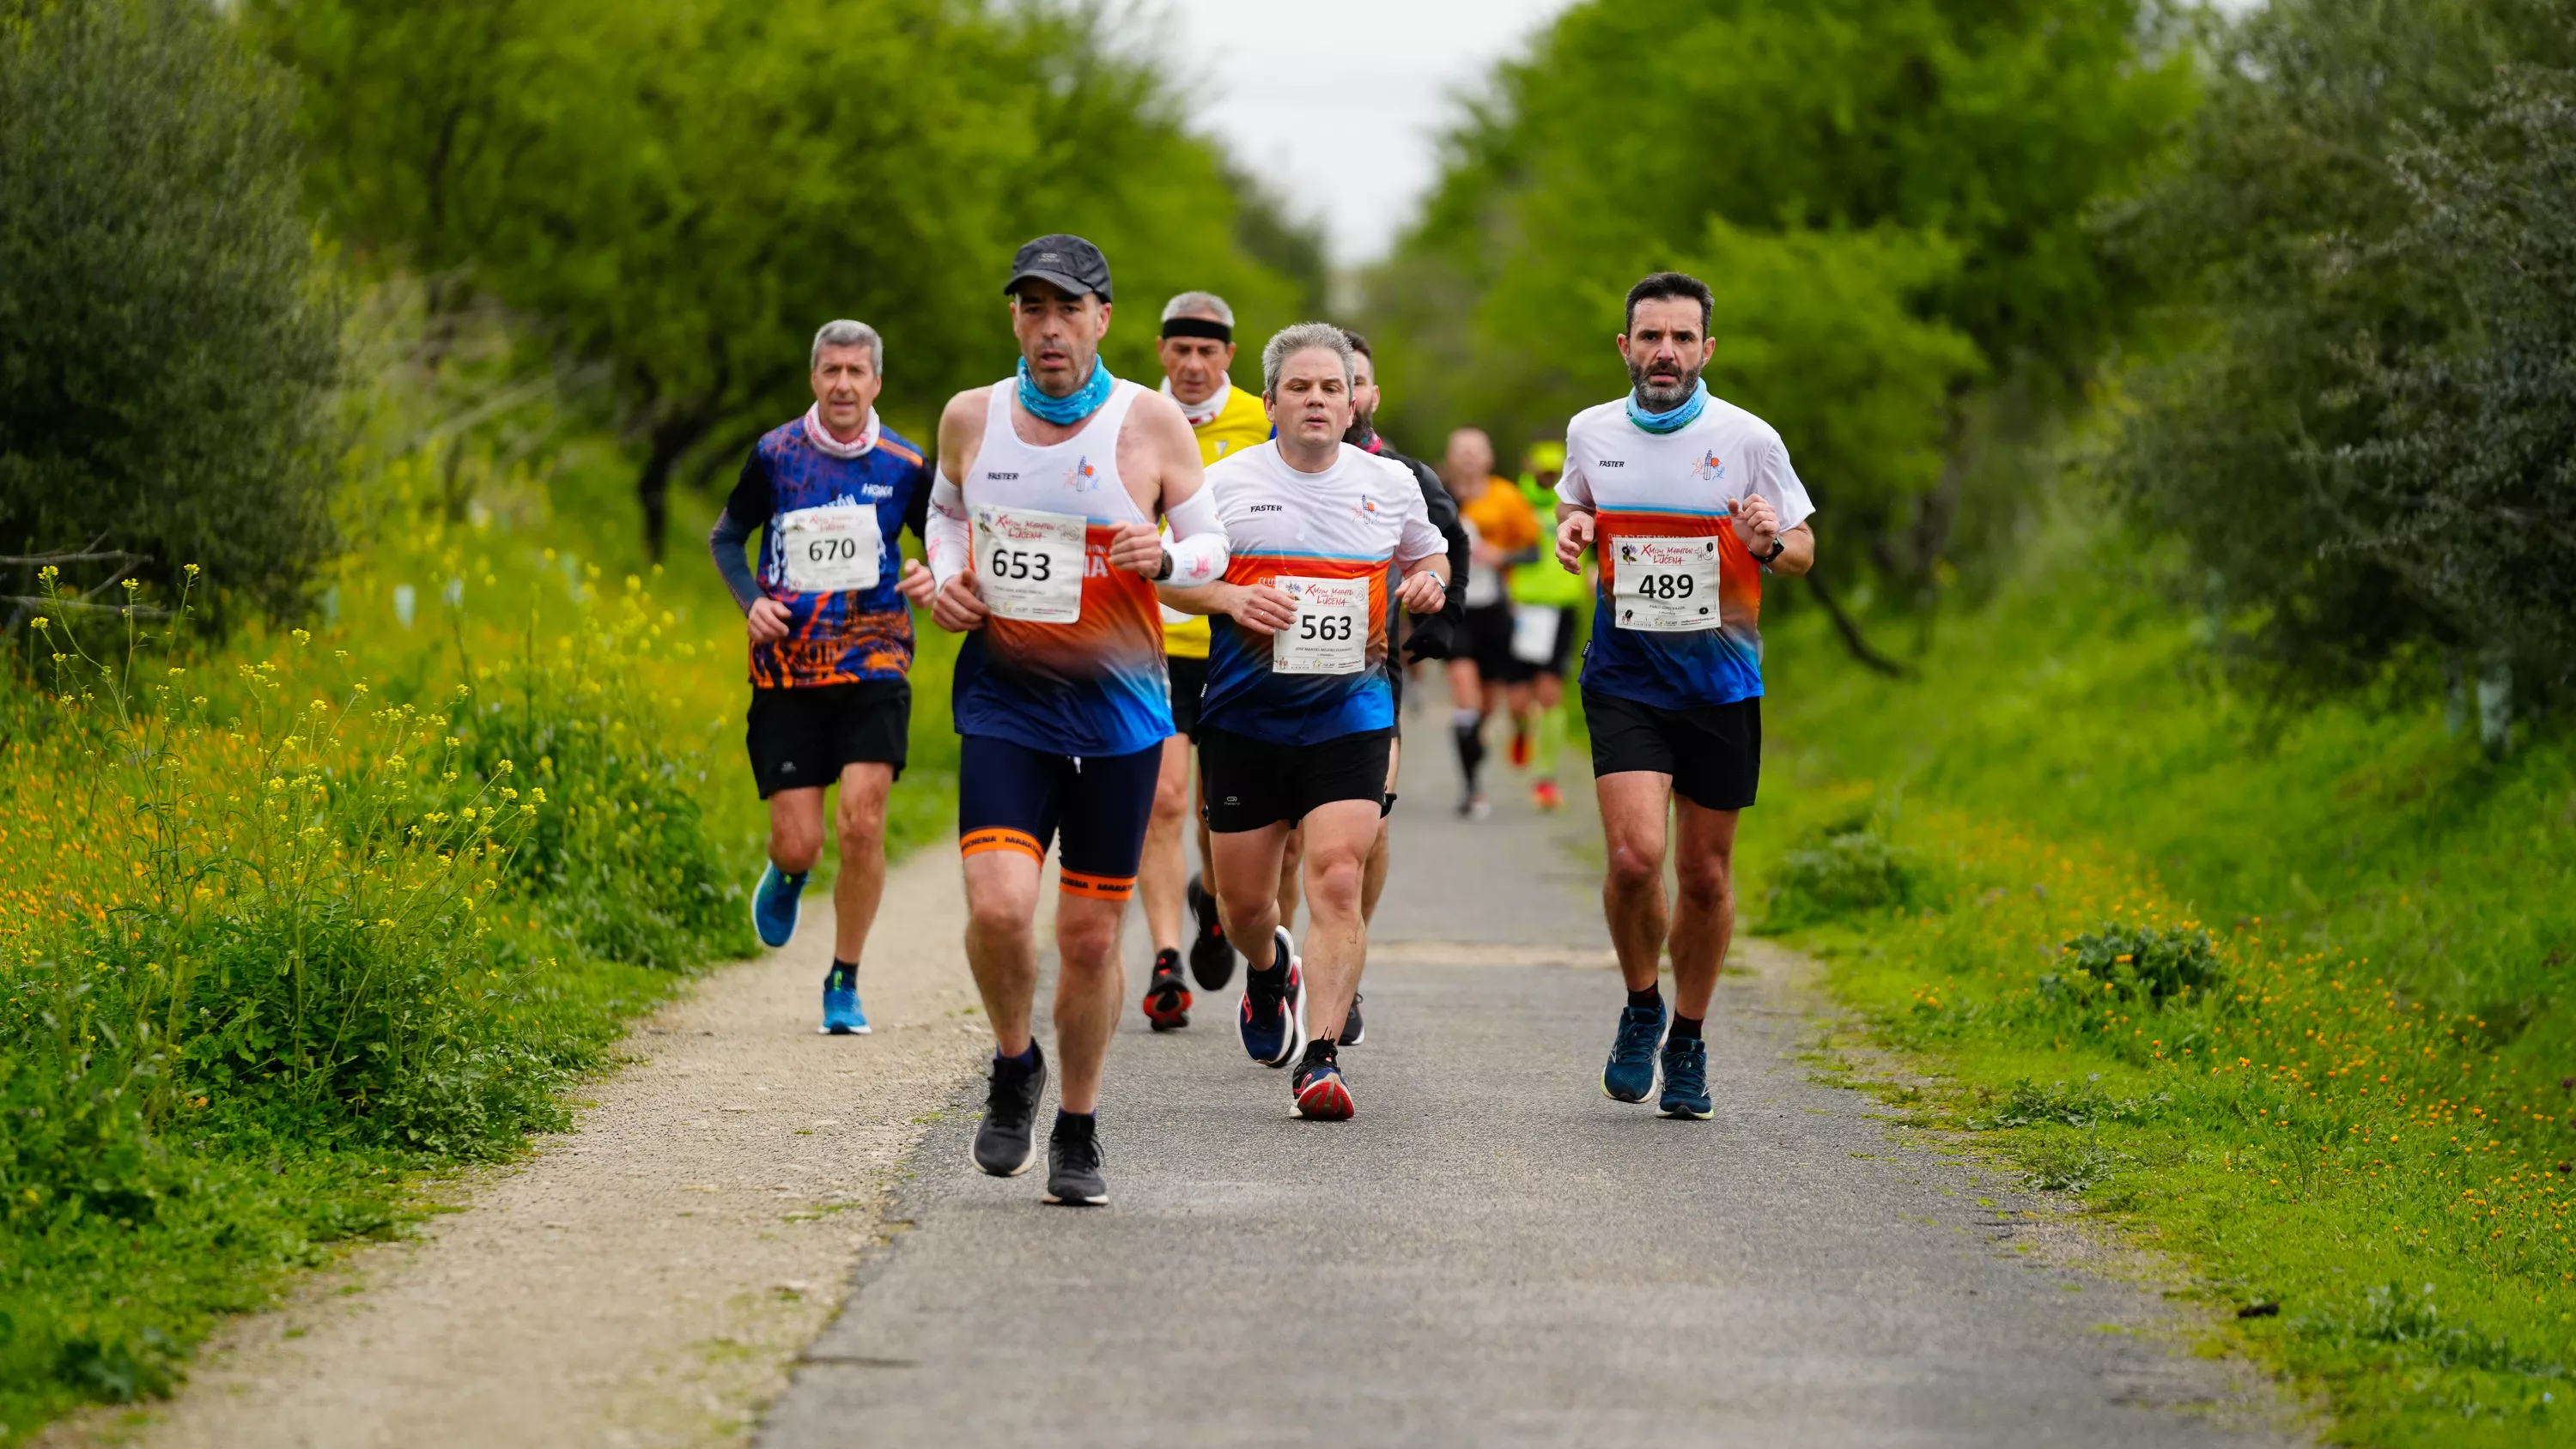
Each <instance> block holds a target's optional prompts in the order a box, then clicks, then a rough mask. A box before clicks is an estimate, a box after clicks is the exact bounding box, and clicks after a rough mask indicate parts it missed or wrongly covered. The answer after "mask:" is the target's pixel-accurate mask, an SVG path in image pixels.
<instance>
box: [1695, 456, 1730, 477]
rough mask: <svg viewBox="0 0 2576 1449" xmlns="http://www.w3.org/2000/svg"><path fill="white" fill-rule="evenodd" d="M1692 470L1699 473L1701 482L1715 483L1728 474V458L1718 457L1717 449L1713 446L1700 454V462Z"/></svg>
mask: <svg viewBox="0 0 2576 1449" xmlns="http://www.w3.org/2000/svg"><path fill="white" fill-rule="evenodd" d="M1692 471H1693V472H1696V473H1697V474H1699V476H1700V481H1701V482H1703V483H1714V482H1716V481H1718V480H1719V479H1721V478H1724V477H1725V476H1726V460H1724V459H1722V458H1720V457H1718V456H1717V450H1716V449H1715V448H1711V449H1709V450H1708V451H1707V452H1705V453H1702V454H1700V455H1699V463H1698V464H1697V466H1696V467H1694V468H1693V469H1692Z"/></svg>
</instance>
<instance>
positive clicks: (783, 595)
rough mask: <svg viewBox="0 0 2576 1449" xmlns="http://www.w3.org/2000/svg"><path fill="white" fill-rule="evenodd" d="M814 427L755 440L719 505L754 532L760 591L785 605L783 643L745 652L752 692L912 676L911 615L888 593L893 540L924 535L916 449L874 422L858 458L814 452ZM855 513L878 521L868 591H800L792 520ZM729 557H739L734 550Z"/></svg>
mask: <svg viewBox="0 0 2576 1449" xmlns="http://www.w3.org/2000/svg"><path fill="white" fill-rule="evenodd" d="M821 426H822V424H821V423H820V422H819V421H818V420H817V419H816V418H815V416H814V415H813V413H811V412H808V413H807V414H806V416H804V417H802V418H799V419H797V420H796V421H794V422H792V423H788V424H785V425H783V426H781V427H776V428H772V429H770V430H769V431H768V432H766V433H764V434H762V435H761V438H760V441H759V442H757V443H755V444H753V445H752V449H751V456H750V457H749V458H747V459H745V460H744V461H743V465H742V474H741V476H740V477H739V478H738V479H736V480H735V482H734V486H733V492H732V494H731V495H730V496H729V497H727V498H726V500H725V513H726V515H727V517H728V518H729V519H730V520H731V522H732V524H733V525H734V526H735V527H736V528H739V529H741V530H742V531H743V532H745V533H748V532H749V531H750V530H751V529H753V528H755V527H757V528H758V529H760V531H761V538H760V569H759V573H758V583H759V586H760V591H761V593H763V594H765V595H767V596H768V597H770V598H772V599H775V600H777V601H778V602H779V603H781V604H784V605H786V606H787V637H786V638H784V639H781V640H778V641H776V642H774V643H769V644H754V645H752V646H751V682H752V684H753V685H754V686H756V687H759V688H764V689H780V688H793V687H796V686H799V685H816V684H846V683H850V682H853V681H856V680H862V679H901V678H903V677H904V676H905V675H906V674H907V673H908V672H909V671H910V670H911V668H912V613H911V611H910V609H909V608H907V607H906V606H905V604H904V601H903V598H902V596H901V595H899V594H897V593H896V592H895V587H894V585H895V580H896V579H897V578H898V577H899V576H901V574H902V572H903V553H902V550H901V549H900V548H899V547H898V542H899V539H898V535H899V533H900V531H901V530H903V529H905V528H910V529H911V530H912V531H913V534H914V535H915V536H916V537H918V536H919V535H920V534H921V532H922V522H923V518H924V516H925V515H926V514H927V512H928V511H929V508H930V469H929V468H928V467H927V466H926V465H925V464H924V463H923V461H922V454H921V449H919V448H917V447H915V446H913V445H912V444H911V443H910V442H907V441H906V440H905V439H904V438H902V437H901V436H900V435H898V434H896V433H895V432H894V431H892V430H891V429H888V428H885V427H883V426H882V425H880V424H879V423H878V421H877V419H876V417H875V416H874V415H873V414H871V415H870V416H869V418H868V431H867V434H866V436H865V437H863V438H862V439H861V440H860V442H859V443H858V445H857V446H858V447H859V448H861V449H863V450H864V451H861V452H860V453H859V454H858V455H857V456H856V457H846V456H834V453H835V452H843V451H846V450H840V449H835V450H833V451H832V452H827V451H825V450H824V449H823V448H820V447H817V446H816V445H815V444H814V442H813V441H812V440H811V438H810V437H809V435H808V434H807V432H806V430H807V429H808V428H818V429H819V428H820V427H821ZM853 505H855V506H857V507H859V508H863V509H868V510H872V511H873V512H874V513H875V515H876V520H875V521H876V530H875V532H876V536H877V539H878V549H877V570H876V575H877V578H876V583H875V585H874V586H873V587H870V588H865V589H849V590H835V591H825V590H817V591H811V592H799V591H798V590H797V589H796V588H795V587H794V586H793V583H792V574H791V570H790V569H789V567H788V561H787V558H786V554H785V549H786V544H787V539H788V536H789V534H790V533H791V531H793V530H795V528H796V526H797V524H798V523H799V522H800V519H799V515H805V516H808V517H810V516H812V515H811V514H810V513H809V512H808V511H809V510H826V509H835V508H840V509H847V508H849V507H850V506H853ZM734 556H735V557H736V558H737V559H739V558H740V557H741V553H740V546H739V545H738V544H737V545H736V551H735V555H734Z"/></svg>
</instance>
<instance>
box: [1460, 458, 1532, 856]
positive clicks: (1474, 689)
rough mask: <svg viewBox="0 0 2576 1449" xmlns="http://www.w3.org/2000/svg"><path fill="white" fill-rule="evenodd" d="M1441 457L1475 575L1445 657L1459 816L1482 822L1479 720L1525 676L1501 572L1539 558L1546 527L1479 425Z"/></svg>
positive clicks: (1504, 701) (1507, 700) (1508, 699)
mask: <svg viewBox="0 0 2576 1449" xmlns="http://www.w3.org/2000/svg"><path fill="white" fill-rule="evenodd" d="M1441 461H1442V466H1441V470H1440V472H1441V477H1442V478H1443V479H1445V480H1446V481H1447V482H1448V484H1449V491H1450V493H1451V494H1452V495H1453V496H1455V497H1456V498H1457V500H1458V513H1459V516H1460V518H1461V519H1463V520H1464V521H1465V523H1466V525H1467V528H1468V530H1469V531H1470V533H1471V534H1472V536H1473V539H1474V547H1473V550H1472V553H1471V556H1472V558H1473V559H1474V562H1475V572H1474V573H1473V574H1472V575H1471V576H1470V577H1469V578H1468V580H1467V587H1466V589H1465V590H1464V591H1463V599H1464V603H1465V612H1464V613H1463V615H1462V616H1461V618H1462V621H1463V622H1462V625H1461V630H1462V637H1461V640H1460V644H1461V647H1460V649H1459V651H1458V653H1459V654H1460V655H1463V656H1464V657H1463V658H1460V657H1452V658H1451V660H1450V661H1449V698H1450V704H1451V707H1452V713H1451V715H1450V733H1451V735H1452V737H1453V739H1454V741H1455V744H1456V746H1457V751H1458V773H1459V776H1460V778H1461V781H1462V783H1463V785H1464V793H1463V794H1462V795H1461V796H1460V798H1459V801H1458V813H1459V814H1461V815H1464V816H1467V817H1469V818H1471V819H1476V820H1481V819H1483V818H1485V814H1486V811H1487V805H1486V801H1485V790H1484V785H1483V783H1482V780H1481V775H1480V772H1481V771H1482V769H1483V767H1484V763H1485V739H1484V726H1485V717H1486V716H1487V715H1489V714H1491V713H1492V712H1493V711H1494V709H1495V707H1496V706H1498V705H1501V706H1505V707H1510V706H1511V705H1512V703H1513V699H1512V692H1513V691H1514V690H1515V689H1518V690H1520V691H1521V692H1522V694H1523V696H1524V697H1525V696H1526V694H1527V689H1526V686H1527V684H1528V681H1529V677H1530V670H1529V667H1528V666H1527V665H1524V664H1522V663H1521V662H1520V661H1519V660H1517V659H1515V658H1514V657H1513V656H1512V605H1511V601H1510V600H1509V599H1508V598H1507V597H1505V594H1504V577H1505V575H1506V573H1507V572H1508V571H1509V570H1510V569H1511V568H1513V567H1515V566H1517V565H1519V564H1523V563H1526V562H1528V561H1529V560H1531V559H1534V558H1536V557H1537V556H1538V550H1539V545H1540V542H1541V540H1542V539H1543V538H1544V537H1545V530H1544V529H1543V528H1542V527H1541V526H1540V524H1539V521H1538V515H1537V514H1536V513H1535V512H1533V511H1532V510H1531V508H1530V505H1529V501H1528V500H1527V499H1525V498H1523V497H1522V496H1521V494H1520V490H1518V489H1516V488H1514V487H1513V486H1512V485H1511V484H1509V483H1506V482H1504V481H1503V480H1502V479H1500V478H1497V477H1495V476H1494V445H1493V443H1492V441H1491V440H1490V439H1488V438H1487V437H1486V436H1485V434H1484V432H1483V431H1482V430H1481V429H1477V428H1460V429H1458V430H1457V431H1456V432H1454V433H1451V434H1450V435H1449V450H1448V452H1447V454H1446V455H1445V456H1444V457H1443V458H1442V460H1441Z"/></svg>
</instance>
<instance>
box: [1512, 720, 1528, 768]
mask: <svg viewBox="0 0 2576 1449" xmlns="http://www.w3.org/2000/svg"><path fill="white" fill-rule="evenodd" d="M1529 760H1530V737H1529V731H1527V730H1525V729H1521V728H1519V727H1517V726H1515V727H1514V728H1513V730H1512V768H1513V769H1515V770H1526V769H1528V768H1529Z"/></svg>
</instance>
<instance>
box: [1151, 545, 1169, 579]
mask: <svg viewBox="0 0 2576 1449" xmlns="http://www.w3.org/2000/svg"><path fill="white" fill-rule="evenodd" d="M1171 578H1172V551H1171V550H1170V549H1168V548H1167V549H1165V550H1163V566H1162V568H1160V569H1158V570H1156V571H1155V574H1154V582H1156V583H1158V584H1162V583H1169V582H1171Z"/></svg>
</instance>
